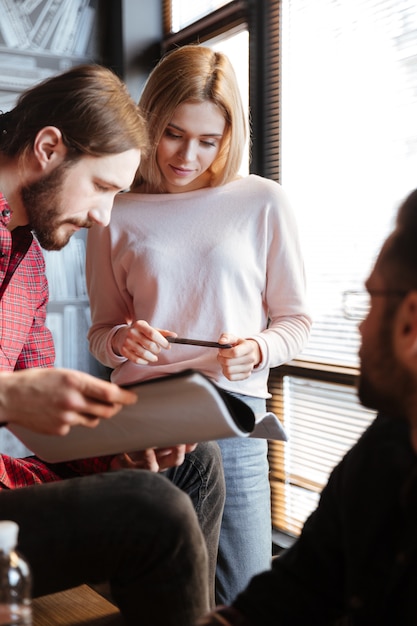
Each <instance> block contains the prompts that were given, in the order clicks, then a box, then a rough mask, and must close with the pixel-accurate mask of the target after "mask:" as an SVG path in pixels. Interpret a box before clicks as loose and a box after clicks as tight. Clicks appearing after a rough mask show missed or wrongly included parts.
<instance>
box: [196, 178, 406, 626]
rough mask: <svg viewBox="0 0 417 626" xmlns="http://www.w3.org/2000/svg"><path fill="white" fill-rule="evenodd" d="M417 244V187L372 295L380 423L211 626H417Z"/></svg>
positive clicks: (368, 336) (371, 285)
mask: <svg viewBox="0 0 417 626" xmlns="http://www.w3.org/2000/svg"><path fill="white" fill-rule="evenodd" d="M416 242H417V190H416V191H413V192H412V193H411V194H410V196H409V197H408V198H407V199H406V200H405V202H404V203H403V205H402V206H401V208H400V210H399V213H398V217H397V222H396V227H395V229H394V231H393V232H392V234H391V235H390V236H389V237H388V239H387V240H386V242H385V243H384V245H383V247H382V250H381V252H380V254H379V257H378V259H377V261H376V264H375V266H374V268H373V270H372V272H371V274H370V276H369V278H368V280H367V281H366V285H365V286H366V293H365V294H363V295H367V297H368V302H369V307H368V314H367V317H366V319H364V320H363V321H362V323H361V324H360V332H361V335H362V344H361V348H360V361H361V367H360V377H359V398H360V400H361V402H362V403H363V404H364V405H365V406H367V407H369V408H371V409H376V410H377V411H378V415H377V417H376V419H375V420H374V422H373V423H372V424H371V426H370V427H369V428H368V429H367V430H366V432H365V433H364V434H363V435H362V437H361V438H360V439H359V441H358V442H357V444H356V445H355V446H354V447H353V448H352V449H351V450H350V451H349V452H348V453H347V454H346V456H345V457H344V459H343V460H342V461H341V462H340V464H339V465H338V466H337V467H336V468H335V469H334V470H333V472H332V474H331V476H330V479H329V481H328V483H327V485H326V487H325V488H324V490H323V492H322V494H321V498H320V502H319V505H318V507H317V509H316V510H315V511H314V512H313V513H312V515H311V516H310V517H309V518H308V520H307V521H306V523H305V525H304V528H303V531H302V533H301V535H300V537H299V539H298V540H297V541H296V542H295V544H294V545H293V546H292V547H291V548H289V549H288V550H287V551H284V553H283V554H282V555H280V556H279V557H278V558H276V559H275V560H274V561H273V564H272V567H271V569H270V570H269V571H267V572H265V573H263V574H260V575H259V576H256V577H254V578H253V579H252V581H251V582H250V584H249V585H248V587H247V588H246V589H245V590H243V592H242V593H241V594H240V595H238V597H237V598H236V599H235V600H234V602H233V604H232V606H230V607H221V608H219V609H218V610H217V611H215V612H214V613H212V614H210V615H208V616H206V617H205V618H204V619H202V620H200V621H198V624H199V626H215V625H220V624H222V625H223V626H238V625H239V626H276V625H278V624H279V626H306V625H307V624H308V626H326V625H333V626H336V625H337V626H342V625H343V626H348V625H349V626H411V625H415V624H417V594H416V589H417V245H416ZM361 302H363V300H361ZM341 420H343V416H341Z"/></svg>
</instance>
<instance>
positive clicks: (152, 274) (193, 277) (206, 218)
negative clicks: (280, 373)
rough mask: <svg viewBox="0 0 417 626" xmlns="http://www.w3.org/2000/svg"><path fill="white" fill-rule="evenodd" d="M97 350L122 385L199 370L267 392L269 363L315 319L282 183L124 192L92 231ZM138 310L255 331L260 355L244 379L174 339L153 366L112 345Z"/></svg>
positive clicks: (232, 386)
mask: <svg viewBox="0 0 417 626" xmlns="http://www.w3.org/2000/svg"><path fill="white" fill-rule="evenodd" d="M87 284H88V289H89V295H90V302H91V315H92V326H91V329H90V331H89V335H88V338H89V342H90V350H91V352H92V354H93V355H94V356H95V357H96V358H97V359H98V360H99V361H101V362H102V363H103V364H104V365H107V366H108V367H110V368H112V369H113V370H114V371H113V373H112V380H113V381H114V382H116V383H118V384H121V385H124V384H129V383H132V382H136V381H141V380H147V379H151V378H155V377H157V376H163V375H167V374H170V373H174V372H178V371H181V370H183V369H187V368H193V369H197V370H199V371H201V372H203V373H204V374H206V375H207V376H209V377H210V378H211V379H212V380H214V381H215V382H217V383H218V384H219V385H220V386H221V387H223V388H224V389H227V390H229V391H234V392H236V393H242V394H246V395H250V396H256V397H262V398H266V397H268V396H269V394H268V390H267V379H268V373H269V368H270V367H274V366H277V365H280V364H282V363H285V362H287V361H289V360H291V359H292V358H294V357H295V356H297V354H298V353H299V352H300V351H301V350H302V348H303V347H304V345H305V344H306V341H307V339H308V335H309V330H310V325H311V320H310V317H309V314H308V312H307V306H306V302H305V277H304V266H303V261H302V256H301V252H300V247H299V240H298V234H297V228H296V224H295V220H294V216H293V213H292V210H291V208H290V206H289V204H288V200H287V198H286V196H285V194H284V192H283V190H282V188H281V187H280V185H278V184H277V183H275V182H273V181H271V180H268V179H265V178H261V177H259V176H255V175H250V176H247V177H245V178H240V179H237V180H235V181H233V182H231V183H228V184H227V185H223V186H221V187H213V188H205V189H200V190H196V191H190V192H186V193H175V194H155V195H153V194H133V193H126V194H121V195H119V196H118V197H117V198H116V203H115V207H114V209H113V213H112V218H111V223H110V225H109V226H108V227H106V228H100V227H97V226H95V227H94V228H92V229H91V230H90V231H89V235H88V245H87ZM136 319H143V320H146V321H147V322H148V323H149V324H151V325H152V326H154V327H156V328H162V329H166V330H170V331H175V332H176V333H177V334H178V335H179V336H184V337H191V338H194V339H207V340H212V341H217V339H218V338H219V336H220V335H221V333H222V332H228V333H232V334H234V335H237V336H238V337H244V338H253V339H256V341H257V342H258V343H259V345H260V348H261V351H262V362H261V363H260V365H259V366H258V367H257V368H256V369H255V370H254V371H253V373H252V375H251V376H250V377H249V378H248V379H246V380H244V381H229V380H227V379H226V378H225V377H224V376H223V375H222V373H221V370H220V368H219V366H218V363H217V360H216V356H217V350H216V349H213V348H200V347H195V346H186V345H180V344H173V345H172V346H171V349H170V350H162V352H161V353H160V355H159V360H158V362H157V363H156V364H149V365H136V364H134V363H132V362H130V361H127V360H126V359H125V358H124V357H120V356H117V355H116V354H114V352H113V351H112V349H111V338H112V336H113V334H114V333H115V332H116V330H117V329H118V328H119V327H120V326H121V325H124V324H129V323H131V322H132V321H134V320H136Z"/></svg>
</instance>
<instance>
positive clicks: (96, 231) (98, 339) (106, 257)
mask: <svg viewBox="0 0 417 626" xmlns="http://www.w3.org/2000/svg"><path fill="white" fill-rule="evenodd" d="M111 252H112V251H111V242H110V229H109V228H108V227H100V226H94V228H92V229H90V230H89V232H88V238H87V256H86V280H87V288H88V293H89V299H90V308H91V319H92V325H91V327H90V329H89V331H88V335H87V337H88V341H89V345H90V351H91V353H92V354H93V355H94V356H95V358H96V359H97V360H98V361H100V363H102V364H103V365H106V366H107V367H110V368H115V367H117V366H118V365H120V364H121V363H124V362H125V361H126V360H127V359H126V358H124V357H122V356H118V355H116V354H115V353H114V352H113V350H112V347H111V341H112V337H113V335H114V334H115V333H116V332H117V330H118V329H119V328H121V327H122V326H123V325H124V324H130V323H131V322H132V321H133V312H132V310H131V306H130V304H129V302H130V301H131V299H130V298H128V297H125V294H123V293H122V292H121V291H120V289H119V287H118V284H117V282H116V279H115V276H114V272H113V266H112V263H111V256H112V254H111Z"/></svg>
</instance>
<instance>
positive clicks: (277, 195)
mask: <svg viewBox="0 0 417 626" xmlns="http://www.w3.org/2000/svg"><path fill="white" fill-rule="evenodd" d="M265 183H266V185H267V186H268V187H269V189H270V192H269V201H268V202H266V203H265V204H266V211H267V218H266V220H267V221H266V233H265V237H266V250H265V254H266V276H267V281H266V289H265V294H264V298H265V301H266V307H267V310H268V317H269V324H268V327H267V328H266V329H265V330H264V331H262V332H261V333H258V334H256V335H253V336H252V338H253V339H255V340H256V341H258V343H259V344H260V347H261V350H262V362H261V363H260V364H259V366H258V368H257V369H263V368H270V367H276V366H278V365H281V364H282V363H286V362H288V361H290V360H291V359H293V358H294V357H296V356H297V354H299V353H300V352H301V350H302V349H303V348H304V346H305V345H306V343H307V340H308V337H309V333H310V328H311V317H310V314H309V311H308V307H307V303H306V276H305V269H304V261H303V255H302V251H301V246H300V241H299V235H298V229H297V224H296V220H295V215H294V213H293V210H292V208H291V206H290V204H289V201H288V199H287V197H286V194H285V193H284V191H283V189H282V187H281V186H280V185H278V184H277V183H273V182H272V181H265Z"/></svg>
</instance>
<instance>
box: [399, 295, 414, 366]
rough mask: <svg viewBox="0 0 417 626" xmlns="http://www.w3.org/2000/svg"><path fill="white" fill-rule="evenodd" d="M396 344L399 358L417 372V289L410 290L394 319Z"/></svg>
mask: <svg viewBox="0 0 417 626" xmlns="http://www.w3.org/2000/svg"><path fill="white" fill-rule="evenodd" d="M394 346H395V351H396V354H397V356H398V358H399V359H400V360H401V361H402V362H403V363H404V365H406V366H407V367H409V368H412V369H414V371H416V372H417V291H410V293H408V294H407V295H406V297H405V298H404V300H403V302H402V303H401V304H400V306H399V308H398V311H397V314H396V316H395V320H394Z"/></svg>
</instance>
